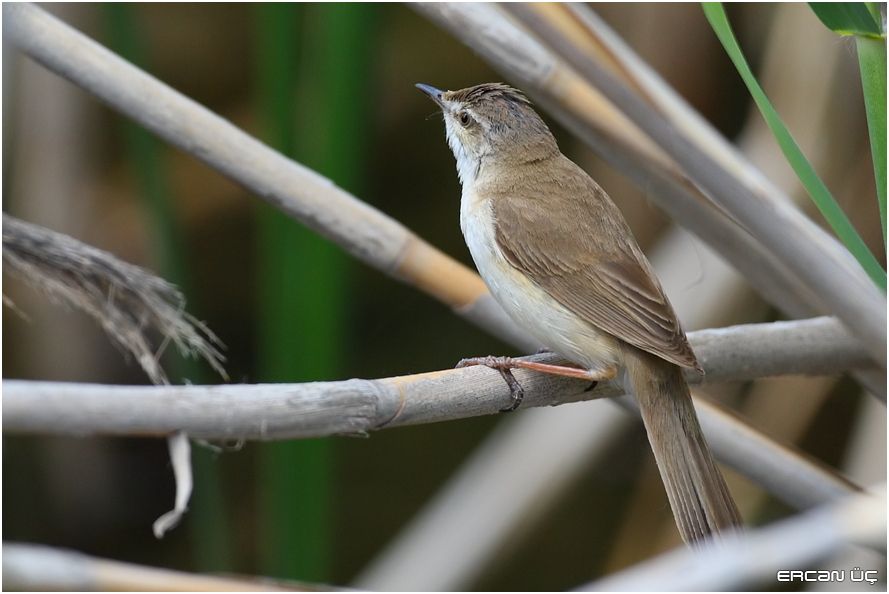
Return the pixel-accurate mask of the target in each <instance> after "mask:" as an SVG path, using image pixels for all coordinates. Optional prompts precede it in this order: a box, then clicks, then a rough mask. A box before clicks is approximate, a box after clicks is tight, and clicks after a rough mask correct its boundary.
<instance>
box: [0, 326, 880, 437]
mask: <svg viewBox="0 0 889 594" xmlns="http://www.w3.org/2000/svg"><path fill="white" fill-rule="evenodd" d="M689 339H690V341H691V344H692V345H693V346H694V349H695V352H696V353H697V355H698V360H699V361H700V362H701V364H702V365H703V367H704V369H705V370H706V372H707V373H706V375H705V376H703V377H702V376H700V375H699V374H697V373H696V372H694V371H689V372H688V374H687V379H688V380H689V382H690V383H700V382H701V381H705V382H725V381H736V380H749V379H753V378H757V377H768V376H774V375H784V374H813V375H822V374H835V373H841V372H844V371H848V370H849V369H857V368H859V367H862V366H867V365H869V364H870V363H869V360H868V358H867V355H866V353H865V352H864V351H863V349H862V348H861V346H860V345H859V344H858V343H857V342H856V341H855V340H854V339H852V338H851V337H850V336H849V335H848V334H847V333H846V331H845V330H844V329H843V327H842V325H840V324H839V323H838V322H836V320H834V319H832V318H814V319H811V320H802V321H793V322H776V323H772V324H749V325H742V326H732V327H728V328H721V329H715V330H701V331H698V332H692V333H690V334H689ZM528 359H530V360H535V361H546V362H557V361H559V359H558V357H557V356H556V355H554V354H552V353H545V354H539V355H533V356H531V357H528ZM515 373H516V377H517V379H518V380H519V382H520V383H521V385H522V386H523V388H524V390H525V400H524V404H523V406H526V407H530V406H544V405H555V404H563V403H566V402H576V401H579V400H588V399H591V398H604V397H613V396H619V395H620V394H621V393H622V392H621V390H620V387H619V385H618V384H617V382H614V381H612V382H604V383H601V384H600V385H598V386H597V387H596V388H595V390H592V391H587V388H588V387H589V386H588V385H587V382H584V381H580V380H572V379H567V378H561V377H555V376H551V375H547V374H540V373H534V372H527V371H524V370H517V371H516V372H515ZM3 388H4V395H3V430H4V431H10V432H37V433H67V434H118V435H169V434H171V433H174V432H176V431H185V432H187V433H188V434H189V435H190V436H192V437H196V438H203V439H260V440H263V439H292V438H307V437H318V436H322V435H336V434H343V433H360V432H364V431H372V430H375V429H381V428H383V427H395V426H400V425H414V424H420V423H431V422H436V421H445V420H454V419H461V418H467V417H473V416H478V415H484V414H493V413H496V412H498V411H499V410H500V409H501V408H503V406H504V405H505V404H506V403H507V401H508V399H509V390H508V388H507V386H506V384H505V382H503V381H502V380H501V378H500V376H499V374H498V373H496V372H494V371H491V370H489V369H487V368H484V367H473V368H464V369H450V370H445V371H433V372H428V373H420V374H414V375H407V376H401V377H393V378H384V379H376V380H363V379H352V380H346V381H335V382H311V383H304V384H227V385H217V386H193V385H186V386H108V385H97V384H74V383H58V382H32V381H18V380H6V381H4V382H3ZM703 422H704V425H705V428H706V425H707V419H706V417H705V418H704V419H703ZM737 431H738V432H740V431H746V429H744V428H741V427H739V428H738V429H737ZM750 431H751V432H752V433H755V430H753V429H750Z"/></svg>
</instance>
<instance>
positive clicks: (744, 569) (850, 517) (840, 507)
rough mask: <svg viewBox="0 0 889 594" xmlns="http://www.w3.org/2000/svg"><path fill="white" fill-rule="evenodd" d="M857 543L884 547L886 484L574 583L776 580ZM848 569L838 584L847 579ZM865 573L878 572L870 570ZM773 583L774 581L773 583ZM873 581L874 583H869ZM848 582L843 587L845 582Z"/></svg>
mask: <svg viewBox="0 0 889 594" xmlns="http://www.w3.org/2000/svg"><path fill="white" fill-rule="evenodd" d="M849 544H860V545H864V546H869V547H873V548H875V549H877V550H882V551H885V546H886V485H885V484H883V485H882V486H880V487H879V488H877V489H874V490H873V491H872V492H867V493H861V494H857V495H853V496H851V497H847V498H843V499H841V500H840V501H837V502H835V503H833V504H831V505H827V506H824V507H820V508H817V509H814V510H811V511H809V512H807V513H805V514H801V515H798V516H794V517H793V518H790V519H788V520H784V521H781V522H778V523H776V524H773V525H771V526H768V527H766V528H762V529H759V530H755V531H750V532H748V533H746V534H742V535H740V536H739V537H738V538H736V539H727V540H725V541H724V542H723V543H720V545H721V546H719V547H711V548H706V549H695V550H691V549H685V548H683V549H677V550H675V551H673V552H670V553H667V554H665V555H662V556H660V557H657V558H655V559H652V560H651V561H647V562H645V563H641V564H639V565H636V566H634V567H631V568H629V569H627V570H625V571H622V572H619V573H617V574H614V575H611V576H609V577H607V578H604V579H602V580H598V581H596V582H592V583H590V584H585V585H584V586H581V587H580V588H578V590H583V591H597V592H615V591H630V592H632V591H637V592H646V591H651V590H659V591H660V590H663V591H677V592H682V591H698V590H700V591H717V592H718V591H730V590H739V589H740V590H743V589H745V588H746V587H750V586H752V585H754V584H763V583H765V584H768V583H772V582H776V579H777V578H776V572H778V571H780V570H790V569H799V568H808V567H809V566H810V565H811V564H812V563H814V562H817V561H820V560H821V559H823V558H825V557H826V556H828V555H830V554H833V553H836V552H838V551H841V550H843V549H844V548H846V547H847V546H848V545H849ZM851 569H852V568H851V567H850V568H848V570H847V571H846V572H845V577H846V580H845V582H843V584H850V583H853V581H852V580H853V579H854V580H855V581H856V582H858V581H861V580H860V579H858V577H861V578H862V579H863V578H865V574H864V569H870V568H864V569H862V571H861V572H860V576H856V578H852V577H851V575H850V571H849V570H851ZM859 569H861V568H859ZM866 577H867V578H876V579H875V580H874V582H876V581H878V580H879V579H880V577H881V576H878V575H877V572H876V571H873V572H869V573H868V574H867V575H866ZM776 583H777V582H776ZM869 585H870V586H873V584H869ZM847 587H848V586H847Z"/></svg>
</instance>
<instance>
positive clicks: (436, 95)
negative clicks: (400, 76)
mask: <svg viewBox="0 0 889 594" xmlns="http://www.w3.org/2000/svg"><path fill="white" fill-rule="evenodd" d="M414 86H415V87H417V88H418V89H420V90H421V91H423V92H424V93H426V94H427V95H429V98H430V99H432V100H433V101H435V102H436V103H437V104H438V106H439V107H440V108H442V109H444V108H445V105H444V102H443V101H442V100H441V95H442V93H444V91H442V90H441V89H436V88H435V87H433V86H432V85H424V84H423V83H417V84H416V85H414Z"/></svg>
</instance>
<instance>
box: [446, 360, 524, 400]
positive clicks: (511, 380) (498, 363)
mask: <svg viewBox="0 0 889 594" xmlns="http://www.w3.org/2000/svg"><path fill="white" fill-rule="evenodd" d="M474 365H484V366H485V367H490V368H491V369H496V370H497V371H499V372H500V377H502V378H503V381H505V382H506V385H507V386H509V395H510V398H511V400H510V405H509V406H507V407H506V408H501V409H500V412H512V411H514V410H515V409H517V408H518V407H519V406H520V405H521V404H522V400H523V399H524V398H525V390H523V389H522V386H521V385H519V382H518V380H516V378H515V376H514V375H513V374H512V369H514V368H516V367H519V365H516V360H515V359H513V358H512V357H494V356H492V355H488V356H487V357H470V358H468V359H461V360H460V362H459V363H457V368H458V369H459V368H460V367H472V366H474Z"/></svg>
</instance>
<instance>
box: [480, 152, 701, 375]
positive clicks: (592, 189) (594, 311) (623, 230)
mask: <svg viewBox="0 0 889 594" xmlns="http://www.w3.org/2000/svg"><path fill="white" fill-rule="evenodd" d="M565 161H567V163H569V164H570V165H566V164H562V167H570V168H571V169H573V170H574V171H565V172H564V173H566V174H569V173H570V174H573V175H566V176H562V177H561V179H546V178H549V177H551V176H550V175H546V176H544V177H543V178H540V179H539V182H537V183H532V184H526V183H522V184H509V187H503V188H502V189H501V191H500V192H499V193H497V192H495V193H494V198H493V200H492V209H493V215H494V222H495V237H496V241H497V245H498V247H499V248H500V250H501V251H502V253H503V255H504V256H505V257H506V259H507V261H508V262H509V263H510V264H511V265H512V266H514V267H515V268H516V269H518V270H519V271H521V272H523V273H524V274H525V275H527V276H528V277H529V278H530V279H531V280H533V281H534V282H535V283H536V284H537V285H538V286H540V287H541V288H542V289H544V290H545V291H546V292H547V293H549V294H550V295H551V296H552V297H553V298H554V299H555V300H556V301H558V302H559V303H560V304H562V305H563V306H564V307H566V308H568V309H569V310H570V311H572V312H573V313H575V314H577V315H578V316H580V317H581V318H583V319H584V320H585V321H587V322H588V323H590V324H592V325H593V326H594V327H596V328H598V329H600V330H604V331H605V332H607V333H609V334H611V335H613V336H615V337H617V338H619V339H621V340H623V341H624V342H627V343H629V344H631V345H633V346H636V347H638V348H640V349H642V350H644V351H648V352H649V353H652V354H654V355H657V356H658V357H661V358H662V359H666V360H667V361H670V362H672V363H675V364H677V365H680V366H683V367H692V368H696V369H700V366H699V365H698V362H697V359H696V358H695V355H694V352H693V351H692V349H691V347H690V346H689V344H688V341H687V339H686V337H685V333H684V332H683V331H682V328H681V327H680V325H679V322H678V321H677V319H676V314H675V313H674V312H673V308H672V307H671V306H670V302H669V301H668V300H667V297H666V296H665V295H664V291H663V289H662V288H661V286H660V283H659V282H658V281H657V278H656V277H655V276H654V272H653V271H652V269H651V266H650V265H649V263H648V261H647V260H646V259H645V256H644V255H643V254H642V251H641V250H640V249H639V247H638V246H637V245H636V242H635V240H634V239H633V236H632V234H631V232H630V230H629V228H628V227H627V225H626V222H625V221H624V219H623V217H622V216H621V214H620V212H619V211H618V210H617V207H616V206H615V205H614V204H613V203H612V202H611V199H610V198H609V197H608V196H607V195H606V194H605V192H604V191H603V190H602V189H601V188H600V187H599V186H598V185H596V183H595V182H593V180H592V179H590V178H589V177H588V176H587V175H586V174H585V173H583V171H582V170H580V168H579V167H577V166H576V165H574V164H573V163H571V162H570V161H568V160H567V159H565ZM578 172H579V173H580V174H582V176H579V175H578ZM547 173H550V172H547ZM555 177H559V176H555ZM566 180H567V181H566ZM521 188H524V189H521ZM554 191H557V192H559V193H558V196H553V195H551V194H549V195H548V193H550V192H554ZM556 208H557V209H559V210H560V211H561V212H560V213H559V216H553V214H554V213H553V209H556Z"/></svg>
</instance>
